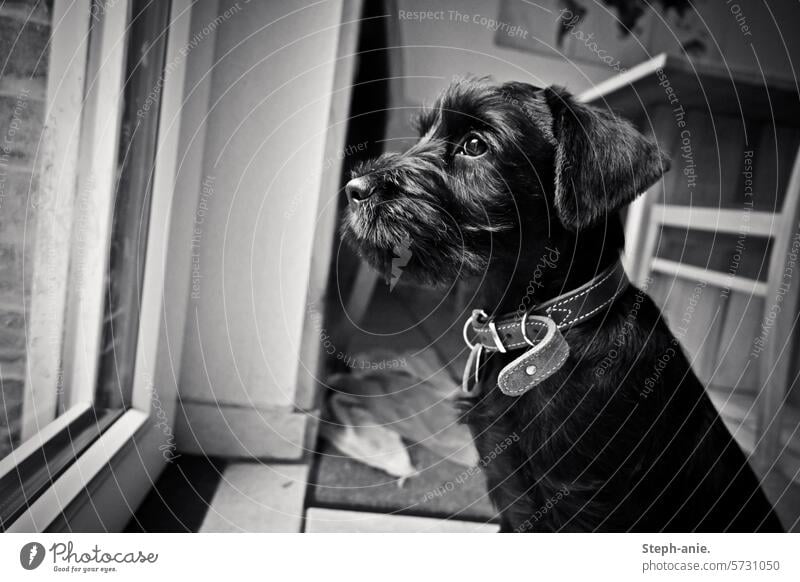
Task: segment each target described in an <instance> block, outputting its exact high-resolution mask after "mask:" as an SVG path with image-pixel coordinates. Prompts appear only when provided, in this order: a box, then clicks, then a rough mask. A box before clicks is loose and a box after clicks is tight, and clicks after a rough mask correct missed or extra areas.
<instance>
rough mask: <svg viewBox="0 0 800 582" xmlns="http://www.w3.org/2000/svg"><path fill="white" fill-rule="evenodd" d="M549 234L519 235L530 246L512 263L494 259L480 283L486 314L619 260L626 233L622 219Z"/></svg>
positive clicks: (544, 296)
mask: <svg viewBox="0 0 800 582" xmlns="http://www.w3.org/2000/svg"><path fill="white" fill-rule="evenodd" d="M550 235H551V236H550V237H548V238H547V239H546V242H542V241H543V240H545V239H544V237H538V238H535V237H531V240H530V241H526V240H524V239H523V241H522V248H528V249H534V250H532V251H530V252H528V253H526V254H525V255H524V256H521V257H520V258H519V260H518V261H517V262H515V263H510V264H503V263H500V262H497V263H496V264H493V265H491V266H490V269H489V270H490V272H489V275H488V276H487V277H486V278H485V279H484V282H483V283H482V284H481V285H480V288H479V294H478V297H479V298H480V307H481V308H483V309H485V310H486V312H487V313H489V314H490V315H495V316H499V315H501V314H506V313H511V312H517V311H521V310H524V311H526V310H529V309H530V308H532V307H533V306H534V305H536V304H538V303H542V302H544V301H547V300H549V299H552V298H554V297H557V296H559V295H563V294H564V293H567V292H569V291H571V290H572V289H576V288H578V287H580V286H581V285H583V284H584V283H586V282H587V281H590V280H591V279H592V278H594V277H596V276H597V275H598V274H599V273H601V272H602V271H603V270H604V269H606V268H608V267H609V266H611V265H613V264H614V263H615V262H616V261H617V260H618V259H619V253H620V249H621V248H622V245H623V242H624V238H623V235H622V227H621V224H619V223H617V222H616V221H611V223H610V226H609V227H608V228H595V229H592V230H588V231H582V232H577V233H574V232H569V231H566V230H564V229H551V232H550Z"/></svg>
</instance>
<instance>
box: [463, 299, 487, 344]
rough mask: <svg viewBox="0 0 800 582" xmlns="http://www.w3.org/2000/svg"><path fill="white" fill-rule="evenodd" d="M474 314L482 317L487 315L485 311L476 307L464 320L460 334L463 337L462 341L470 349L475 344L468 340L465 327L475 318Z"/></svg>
mask: <svg viewBox="0 0 800 582" xmlns="http://www.w3.org/2000/svg"><path fill="white" fill-rule="evenodd" d="M476 315H477V316H479V317H483V318H484V319H486V318H488V317H489V316H488V315H486V312H485V311H484V310H483V309H476V310H475V311H473V312H472V315H470V316H469V318H468V319H467V321H465V322H464V328H463V329H462V330H461V335H462V336H463V338H464V343H465V344H467V347H468V348H469V349H470V350H474V349H475V344H473V343H472V342H471V341H469V336H467V329H468V328H469V326H470V325H471V324H472V320H474V319H475V316H476Z"/></svg>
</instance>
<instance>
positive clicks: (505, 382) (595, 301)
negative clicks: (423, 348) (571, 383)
mask: <svg viewBox="0 0 800 582" xmlns="http://www.w3.org/2000/svg"><path fill="white" fill-rule="evenodd" d="M628 285H629V282H628V278H627V276H626V275H625V269H624V268H623V267H622V263H621V262H620V261H617V262H616V263H615V264H613V265H612V266H611V267H609V268H608V269H606V270H604V271H603V272H602V273H600V274H599V275H598V276H597V277H595V278H594V279H592V280H591V281H589V282H587V283H585V284H584V285H581V286H580V287H578V288H577V289H574V290H572V291H570V292H568V293H564V294H563V295H559V296H558V297H555V298H554V299H550V300H549V301H546V302H544V303H540V304H539V305H536V306H535V307H534V308H533V309H532V310H530V311H526V312H524V313H522V314H521V315H519V314H511V315H506V316H503V317H500V318H497V319H495V318H491V317H489V316H488V315H487V314H486V313H485V312H484V311H483V310H482V309H478V310H475V311H473V312H472V315H471V316H470V317H469V319H467V321H466V323H465V324H464V341H465V342H466V344H467V347H468V348H469V349H470V354H469V358H468V360H467V365H466V367H465V368H464V376H463V379H462V383H461V388H462V390H463V392H464V393H465V394H466V395H468V396H476V395H477V390H476V387H477V386H478V385H479V383H478V381H479V379H480V378H479V372H480V367H481V358H482V356H483V353H484V351H486V352H500V353H506V352H510V351H515V350H519V349H524V348H527V349H526V350H525V352H524V353H523V354H522V355H521V356H519V357H518V358H516V359H515V360H513V361H512V362H511V363H510V364H508V365H507V366H505V367H504V368H503V369H502V370H500V374H499V376H498V379H497V384H498V387H499V388H500V391H501V392H503V394H505V395H507V396H520V395H522V394H524V393H525V392H527V391H528V390H530V389H531V388H534V387H535V386H537V385H539V384H541V383H542V382H543V381H544V380H546V379H547V378H549V377H550V376H552V375H553V374H555V373H556V372H557V371H558V370H559V369H561V366H563V365H564V362H566V361H567V358H568V357H569V345H568V344H567V341H566V339H565V338H564V336H563V334H562V333H561V331H562V330H565V329H567V328H569V327H572V326H573V325H576V324H578V323H582V322H584V321H586V320H587V319H589V318H590V317H593V316H595V315H597V314H598V313H601V312H602V311H603V309H604V308H605V307H607V306H609V305H611V303H613V301H614V300H615V299H616V298H617V297H619V295H620V294H622V292H623V291H625V289H627V287H628ZM470 330H471V331H472V333H473V338H472V339H470V335H469V332H470Z"/></svg>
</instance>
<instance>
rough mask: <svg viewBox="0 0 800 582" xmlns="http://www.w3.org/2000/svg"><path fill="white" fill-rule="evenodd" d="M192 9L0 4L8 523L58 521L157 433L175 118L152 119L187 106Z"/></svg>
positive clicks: (1, 340) (109, 3)
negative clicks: (130, 449) (132, 447)
mask: <svg viewBox="0 0 800 582" xmlns="http://www.w3.org/2000/svg"><path fill="white" fill-rule="evenodd" d="M190 15H191V10H190V4H189V2H188V1H186V0H176V1H175V2H174V3H171V2H152V1H146V0H71V1H69V2H67V1H66V0H47V1H44V0H28V1H21V2H12V3H8V2H6V3H3V4H2V5H0V27H1V28H2V30H0V47H2V53H1V54H3V55H7V58H6V66H5V67H0V71H2V73H0V107H2V111H0V132H2V134H3V136H1V137H0V139H2V138H3V137H4V138H6V139H5V140H4V141H3V143H2V144H1V145H2V148H0V384H2V400H0V530H4V529H8V530H12V531H14V530H16V531H24V530H42V529H45V528H48V527H55V526H53V524H54V523H56V522H57V519H56V518H57V517H58V516H59V515H63V514H64V513H66V512H67V511H80V509H79V506H80V503H79V501H78V500H79V498H80V497H81V496H86V495H91V494H92V490H93V489H96V488H97V487H99V486H100V484H101V483H102V477H103V472H104V471H108V470H114V467H115V466H116V467H117V468H119V466H120V464H121V463H124V462H127V461H126V459H127V456H126V453H125V450H126V447H125V445H126V444H127V443H129V442H131V439H132V438H133V437H134V436H136V437H137V438H141V439H142V440H143V441H147V439H154V438H155V440H163V439H164V437H165V434H164V430H163V429H161V430H160V431H157V432H158V434H157V435H156V437H157V438H156V437H153V436H152V435H153V430H152V429H153V424H154V423H153V422H151V421H150V419H151V417H152V412H153V397H152V394H151V392H152V390H153V383H154V381H155V374H154V367H155V363H154V362H155V359H156V358H155V355H156V354H157V353H158V351H157V350H158V348H159V337H158V331H159V321H160V319H159V315H160V307H161V305H160V302H161V300H162V297H163V285H164V273H165V269H166V266H165V263H164V261H163V258H164V256H166V254H167V253H166V250H167V241H168V233H167V232H166V230H167V229H161V230H155V229H151V228H150V223H151V217H152V216H156V217H157V218H158V219H159V220H160V221H162V223H163V222H164V221H165V220H166V219H167V218H169V212H168V209H169V202H170V196H171V194H172V191H171V188H170V186H171V185H172V183H173V180H174V174H175V167H176V166H175V156H176V148H177V140H176V138H175V136H176V135H177V125H176V124H174V123H172V124H169V125H168V127H167V128H166V129H165V130H164V132H163V134H162V131H161V128H160V123H161V121H162V119H164V118H165V116H167V115H168V116H169V119H170V120H174V119H175V117H176V116H177V111H178V110H179V106H180V101H181V98H182V79H183V71H184V66H183V61H182V59H181V56H182V53H180V52H179V49H180V48H181V46H183V45H184V44H185V42H186V36H187V34H188V30H189V28H188V20H189V18H190ZM53 23H57V25H55V24H53ZM173 32H175V33H174V34H173ZM170 55H171V56H170ZM183 56H185V55H183ZM168 58H169V59H170V66H169V67H167V66H166V65H167V60H168ZM165 99H168V100H169V101H170V107H169V108H168V111H164V110H163V108H162V102H163V101H164V100H165ZM6 144H8V145H7V147H6ZM153 254H156V256H157V257H158V259H159V260H153V259H152V258H149V257H151V255H153ZM142 346H145V347H144V348H142ZM173 394H174V393H172V392H170V391H169V390H165V389H162V391H161V393H160V394H159V401H158V408H159V410H163V408H164V407H168V408H171V406H170V402H171V401H173V400H174V396H173ZM99 445H102V446H99ZM159 451H160V449H159V448H158V447H157V446H154V447H152V448H149V449H148V450H147V451H139V455H138V459H139V463H140V465H144V464H147V463H150V462H151V461H152V460H153V459H154V458H156V457H159V458H160V457H161V456H162V455H161V454H160V452H159ZM154 452H155V453H154ZM155 465H157V463H155V464H153V466H155ZM143 470H145V468H144V466H142V467H141V468H140V469H139V471H140V472H141V471H143ZM78 476H79V478H77V477H78ZM87 478H90V479H91V483H90V482H89V481H87ZM134 485H135V480H132V481H131V485H130V486H131V487H132V486H134ZM139 493H141V494H144V492H139ZM65 502H71V503H69V506H67V504H66V503H65ZM110 510H115V509H114V508H111V509H110ZM96 517H97V518H98V519H102V516H101V515H97V516H96ZM79 521H80V520H78V522H79Z"/></svg>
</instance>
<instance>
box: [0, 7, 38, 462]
mask: <svg viewBox="0 0 800 582" xmlns="http://www.w3.org/2000/svg"><path fill="white" fill-rule="evenodd" d="M37 4H38V6H37ZM49 37H50V14H49V12H48V10H47V8H46V6H45V3H44V2H38V3H37V2H36V0H26V1H24V2H23V1H20V2H13V3H8V2H6V3H3V4H2V5H0V55H2V60H3V65H2V67H0V381H1V382H2V394H3V400H2V401H0V458H2V457H4V456H5V455H6V453H7V452H8V451H9V450H10V448H11V446H12V444H14V445H15V444H16V443H17V440H18V438H19V432H20V416H21V413H22V401H23V388H24V384H25V377H24V374H25V319H26V313H27V310H28V308H29V298H30V297H29V295H30V281H31V277H30V274H31V269H30V265H31V255H32V248H33V245H32V238H33V236H32V233H34V232H35V230H36V229H35V227H34V221H35V214H34V212H33V211H34V206H33V205H32V204H31V200H32V197H33V196H34V195H35V193H36V190H37V184H38V180H37V176H36V167H35V165H36V158H37V152H38V154H39V155H41V152H40V151H39V148H40V141H39V140H40V138H41V134H42V129H43V126H44V108H45V92H46V86H47V42H48V40H49ZM26 259H27V262H26ZM26 266H27V269H25V268H24V267H26Z"/></svg>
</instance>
